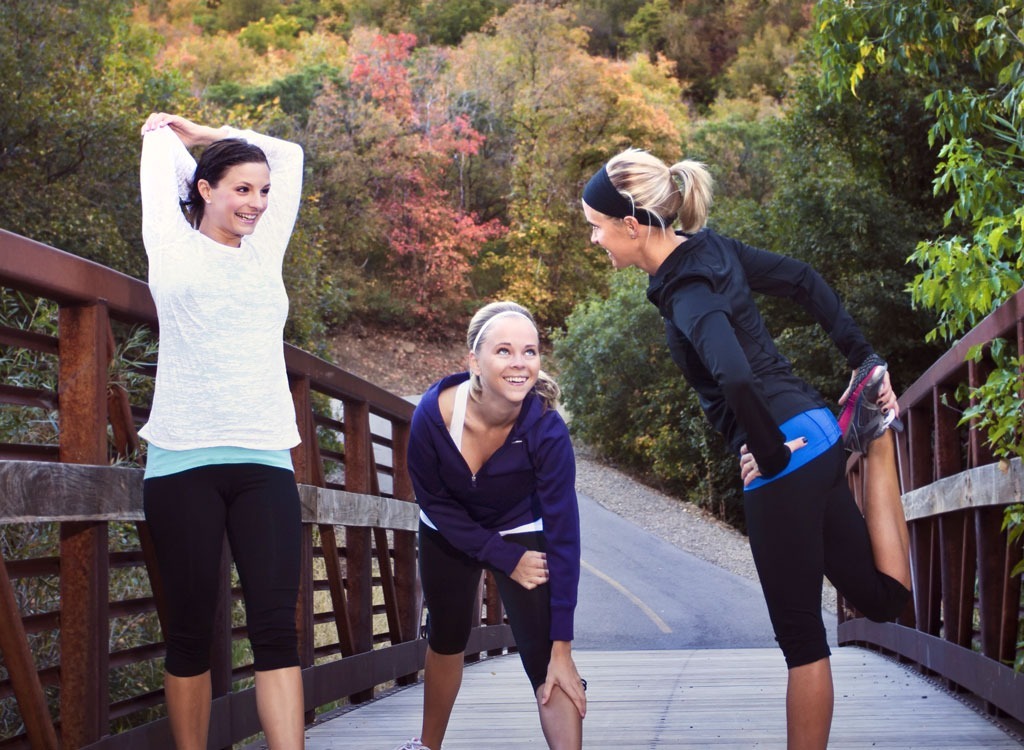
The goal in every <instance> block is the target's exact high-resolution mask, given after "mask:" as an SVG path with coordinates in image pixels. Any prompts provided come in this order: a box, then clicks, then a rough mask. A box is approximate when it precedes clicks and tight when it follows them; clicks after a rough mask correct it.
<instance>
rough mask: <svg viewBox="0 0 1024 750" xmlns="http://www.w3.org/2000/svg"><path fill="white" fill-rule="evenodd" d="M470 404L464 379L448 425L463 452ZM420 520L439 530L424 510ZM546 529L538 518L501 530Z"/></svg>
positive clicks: (457, 392) (517, 531) (520, 531)
mask: <svg viewBox="0 0 1024 750" xmlns="http://www.w3.org/2000/svg"><path fill="white" fill-rule="evenodd" d="M468 404H469V381H468V380H464V381H463V382H461V383H459V385H458V386H457V387H456V388H455V403H454V404H452V421H451V424H450V425H449V426H448V434H449V435H451V436H452V441H453V442H454V443H455V447H456V448H457V449H458V451H459V453H462V435H463V433H464V432H465V428H466V407H467V405H468ZM420 520H421V521H423V523H425V524H426V525H427V526H429V527H430V528H432V529H434V531H437V527H436V526H435V525H434V524H433V522H431V520H430V519H429V518H428V517H427V514H426V513H424V512H423V511H422V510H421V511H420ZM543 530H544V519H542V518H538V519H537V520H535V521H531V522H530V523H525V524H523V525H522V526H517V527H516V528H514V529H506V530H505V531H499V532H498V533H499V534H500V535H501V536H505V535H506V534H523V533H525V532H527V531H543Z"/></svg>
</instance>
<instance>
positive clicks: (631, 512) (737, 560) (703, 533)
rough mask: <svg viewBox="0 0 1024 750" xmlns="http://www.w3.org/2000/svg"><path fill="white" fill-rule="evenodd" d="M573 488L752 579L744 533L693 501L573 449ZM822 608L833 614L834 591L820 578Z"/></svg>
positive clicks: (685, 548)
mask: <svg viewBox="0 0 1024 750" xmlns="http://www.w3.org/2000/svg"><path fill="white" fill-rule="evenodd" d="M576 491H577V492H579V493H580V494H581V495H586V496H587V497H589V498H591V499H592V500H594V501H596V502H597V503H598V504H600V505H601V506H603V507H604V508H606V509H608V510H610V511H612V512H613V513H615V514H616V515H619V516H621V517H622V518H624V519H626V520H627V521H630V522H632V523H634V524H636V525H637V526H639V527H640V528H642V529H644V530H645V531H647V532H649V533H651V534H654V535H655V536H656V537H658V538H660V539H662V540H664V541H666V542H668V543H669V544H672V545H674V546H676V547H678V548H679V549H681V550H683V551H685V552H688V553H690V554H691V555H694V556H695V557H698V558H700V559H702V560H705V561H707V562H709V563H711V564H712V565H717V566H718V567H720V568H723V569H724V570H727V571H729V572H730V573H734V574H735V575H738V576H743V577H744V578H748V579H750V580H752V581H756V580H757V569H756V568H755V567H754V560H753V558H752V557H751V555H750V546H749V545H748V544H747V537H746V536H744V535H743V534H741V533H740V532H738V531H737V530H736V529H734V528H733V527H731V526H729V525H728V524H725V523H723V522H722V521H719V520H718V519H716V518H715V517H714V516H712V515H711V514H710V513H708V512H706V511H705V510H703V509H701V508H698V507H697V506H696V505H694V504H692V503H688V502H684V501H682V500H679V499H678V498H675V497H671V496H670V495H666V494H663V493H661V492H659V491H657V490H655V489H652V488H651V487H648V486H646V485H644V484H642V483H640V482H638V481H636V480H635V479H633V478H632V477H630V476H629V475H628V474H624V473H623V472H621V471H618V470H617V469H614V468H612V467H610V466H606V465H604V464H602V463H600V462H599V461H596V460H594V458H593V457H592V456H591V455H590V452H589V451H588V450H587V449H586V448H585V447H580V446H577V448H576ZM822 607H823V608H824V609H825V610H826V611H828V612H832V613H835V611H836V594H835V589H834V588H833V587H832V585H831V584H830V583H829V582H828V581H825V585H824V587H823V591H822Z"/></svg>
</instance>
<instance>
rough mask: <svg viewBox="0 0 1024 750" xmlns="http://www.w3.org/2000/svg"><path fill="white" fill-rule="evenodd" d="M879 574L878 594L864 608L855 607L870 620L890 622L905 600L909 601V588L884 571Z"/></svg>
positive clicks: (902, 606) (899, 612) (900, 610)
mask: <svg viewBox="0 0 1024 750" xmlns="http://www.w3.org/2000/svg"><path fill="white" fill-rule="evenodd" d="M879 576H880V578H881V582H880V584H879V586H880V589H881V593H880V595H879V596H877V597H876V598H875V601H873V602H870V603H869V604H868V605H867V606H866V607H865V608H863V609H861V608H860V607H857V608H858V609H860V610H861V612H862V613H863V614H864V616H865V617H867V618H868V619H869V620H871V621H872V622H892V621H894V620H895V619H896V618H898V617H899V616H900V614H902V612H903V610H904V609H905V608H906V606H907V602H909V601H910V589H908V588H907V587H906V586H904V585H903V584H902V583H900V582H899V581H897V580H896V579H895V578H892V577H890V576H887V575H885V574H884V573H880V574H879ZM854 606H856V603H855V604H854Z"/></svg>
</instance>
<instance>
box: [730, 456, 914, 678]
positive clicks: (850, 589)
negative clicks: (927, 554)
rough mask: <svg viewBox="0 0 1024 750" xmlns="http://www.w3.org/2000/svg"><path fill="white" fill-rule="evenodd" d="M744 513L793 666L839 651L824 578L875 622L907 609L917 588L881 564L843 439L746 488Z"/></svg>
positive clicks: (781, 640)
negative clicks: (829, 631) (830, 635)
mask: <svg viewBox="0 0 1024 750" xmlns="http://www.w3.org/2000/svg"><path fill="white" fill-rule="evenodd" d="M743 510H744V513H745V514H746V519H747V531H748V534H749V536H750V549H751V552H752V553H753V556H754V564H755V565H756V566H757V574H758V577H759V578H760V579H761V589H762V590H763V591H764V598H765V601H766V602H767V604H768V614H769V615H770V617H771V620H772V626H773V627H774V629H775V638H776V640H778V642H779V646H780V647H781V648H782V652H783V654H784V655H785V657H786V664H787V666H788V667H789V668H790V669H792V668H793V667H799V666H802V665H804V664H811V663H812V662H815V661H818V660H819V659H824V658H826V657H827V656H829V654H830V653H831V652H830V651H829V648H828V641H827V639H826V635H825V624H824V622H822V619H821V585H822V576H823V575H824V576H828V579H829V580H830V581H831V582H832V583H833V584H834V585H835V587H836V588H837V589H838V590H839V591H840V592H841V593H842V594H843V596H845V597H846V598H847V599H849V600H850V603H851V604H853V606H855V607H856V608H857V609H858V610H860V611H861V612H863V613H864V614H865V615H866V616H867V617H869V618H870V619H872V620H876V621H878V622H883V621H886V620H893V619H895V618H896V617H898V616H899V614H900V612H901V611H902V610H903V607H904V606H905V605H906V603H907V600H908V598H909V596H910V592H909V591H908V590H907V589H906V587H905V586H903V584H901V583H900V582H899V581H897V580H896V579H894V578H892V577H890V576H888V575H886V574H885V573H882V572H880V571H879V570H878V569H877V568H875V561H874V557H873V556H872V553H871V540H870V538H869V537H868V530H867V525H866V524H865V522H864V517H863V516H862V515H861V513H860V510H859V509H858V508H857V503H856V501H854V499H853V494H852V493H851V492H850V487H849V485H848V484H847V481H846V453H845V451H844V450H843V448H842V444H841V443H836V444H835V445H833V446H832V447H831V448H829V449H828V450H827V451H825V452H824V453H822V454H821V455H820V456H818V457H817V458H815V459H814V460H813V461H811V462H810V463H808V464H807V465H806V466H803V467H801V468H800V469H797V470H796V471H794V472H793V473H791V474H787V475H786V476H784V477H781V478H779V479H777V480H775V481H773V482H770V483H768V484H766V485H764V486H762V487H760V488H758V489H756V490H751V491H749V492H744V493H743Z"/></svg>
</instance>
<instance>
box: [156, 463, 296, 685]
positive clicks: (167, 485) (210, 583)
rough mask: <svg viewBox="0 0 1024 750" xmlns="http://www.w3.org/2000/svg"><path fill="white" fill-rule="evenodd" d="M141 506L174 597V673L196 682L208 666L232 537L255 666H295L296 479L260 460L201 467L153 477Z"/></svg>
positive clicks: (170, 656)
mask: <svg viewBox="0 0 1024 750" xmlns="http://www.w3.org/2000/svg"><path fill="white" fill-rule="evenodd" d="M143 504H144V506H145V511H146V522H147V524H148V525H149V529H150V532H151V534H152V536H153V542H154V545H155V547H156V556H157V563H158V565H159V568H160V577H161V578H162V579H163V585H164V591H165V594H166V597H167V622H166V623H165V628H166V632H165V633H164V640H165V641H166V642H167V659H166V664H165V669H166V670H167V672H168V673H169V674H172V675H174V676H176V677H192V676H195V675H198V674H202V673H203V672H205V671H206V670H208V669H209V668H210V643H211V636H212V630H213V615H214V608H215V607H216V605H217V593H218V589H219V584H220V580H219V577H218V572H219V570H220V559H221V550H222V547H223V543H224V534H225V532H226V533H227V536H228V541H229V543H230V545H231V554H232V557H233V558H234V561H235V566H236V568H237V569H238V576H239V578H240V579H241V582H242V592H243V594H244V596H245V617H246V624H247V627H248V631H249V641H250V643H251V644H252V649H253V663H254V666H255V669H256V670H257V671H263V670H270V669H280V668H282V667H293V666H297V665H298V664H299V655H298V645H297V644H298V638H297V633H296V628H295V606H296V601H297V598H298V588H299V564H300V563H299V550H300V539H301V515H300V509H299V495H298V490H297V488H296V486H295V475H294V474H293V473H292V472H290V471H288V470H287V469H280V468H277V467H273V466H264V465H262V464H216V465H212V466H201V467H199V468H196V469H189V470H188V471H182V472H180V473H177V474H171V475H169V476H162V477H153V478H151V479H147V480H146V481H145V483H144V489H143Z"/></svg>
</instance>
